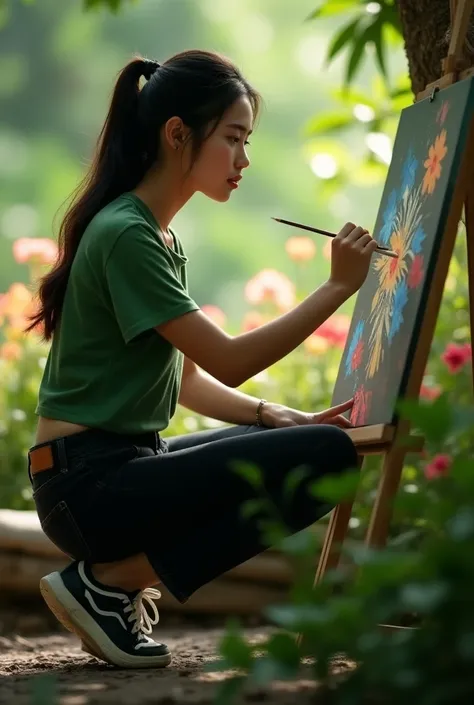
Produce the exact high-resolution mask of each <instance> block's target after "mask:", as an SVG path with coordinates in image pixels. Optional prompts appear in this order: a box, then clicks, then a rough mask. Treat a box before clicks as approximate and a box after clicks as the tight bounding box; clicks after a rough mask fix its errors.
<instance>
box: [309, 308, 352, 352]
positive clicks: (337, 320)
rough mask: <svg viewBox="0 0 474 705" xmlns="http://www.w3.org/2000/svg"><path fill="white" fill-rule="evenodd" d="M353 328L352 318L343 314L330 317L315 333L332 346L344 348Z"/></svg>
mask: <svg viewBox="0 0 474 705" xmlns="http://www.w3.org/2000/svg"><path fill="white" fill-rule="evenodd" d="M350 327H351V319H350V316H347V315H346V314H343V313H335V314H333V315H332V316H330V317H329V318H328V319H327V320H326V321H324V323H321V325H320V326H319V328H316V330H315V331H314V332H315V334H316V335H319V337H320V338H324V339H325V340H327V341H328V343H330V344H331V345H335V346H337V347H338V348H344V345H345V344H346V338H347V335H348V333H349V328H350Z"/></svg>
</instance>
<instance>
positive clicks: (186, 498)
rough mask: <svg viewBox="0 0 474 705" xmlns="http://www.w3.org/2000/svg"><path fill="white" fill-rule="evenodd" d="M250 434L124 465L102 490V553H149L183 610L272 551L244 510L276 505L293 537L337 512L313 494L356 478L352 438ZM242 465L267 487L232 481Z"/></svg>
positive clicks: (308, 429) (328, 433)
mask: <svg viewBox="0 0 474 705" xmlns="http://www.w3.org/2000/svg"><path fill="white" fill-rule="evenodd" d="M244 428H245V427H244ZM248 429H249V430H248V431H247V432H244V433H243V434H242V433H237V431H238V427H231V428H230V429H218V431H217V432H220V433H224V434H225V432H226V431H228V432H230V433H231V437H230V438H229V437H223V438H221V439H220V440H214V441H212V442H207V441H206V442H203V443H200V444H199V445H194V446H191V447H186V448H183V449H182V450H175V451H171V448H172V447H173V441H172V439H170V442H169V444H168V447H169V449H170V452H168V453H165V454H161V455H158V456H150V457H145V458H137V459H136V460H133V461H131V462H130V463H128V464H127V465H126V466H125V467H124V468H122V470H121V472H120V473H118V474H117V476H116V477H114V478H111V480H110V482H108V483H107V486H106V487H105V488H104V498H103V501H104V502H105V504H106V505H107V506H106V507H105V513H106V515H107V518H108V522H107V524H108V527H107V530H105V531H104V530H102V535H103V542H102V544H103V545H107V544H108V543H109V542H114V545H117V544H118V545H122V544H121V542H123V545H125V544H127V551H128V555H131V554H132V553H141V552H143V553H145V555H146V556H147V559H148V561H149V563H150V564H151V566H152V567H153V569H154V571H155V573H156V575H157V576H158V577H159V578H160V579H161V580H162V581H163V583H164V584H165V585H166V586H167V587H168V589H169V590H170V592H172V593H173V594H174V595H175V597H176V598H177V599H178V600H180V601H181V602H185V601H186V600H187V599H188V598H189V597H190V595H191V594H192V593H193V592H195V591H196V590H197V589H198V588H199V587H201V586H202V585H204V584H206V583H207V582H209V581H210V580H212V579H214V578H215V577H217V576H218V575H220V574H222V573H224V572H226V571H227V570H230V569H231V568H233V567H235V566H236V565H239V564H240V563H243V562H244V561H246V560H248V559H249V558H251V557H252V556H254V555H256V554H258V553H260V552H262V551H263V550H265V549H266V548H268V545H267V544H265V542H264V540H263V537H262V535H261V531H260V520H261V518H262V515H260V516H258V515H257V516H252V517H248V518H246V517H244V516H243V514H242V508H243V505H244V504H245V503H246V502H247V501H248V500H252V499H253V500H255V499H261V498H262V497H265V498H266V499H267V500H268V501H270V502H271V503H272V505H273V506H274V507H275V509H276V511H277V512H278V515H279V516H280V517H281V518H282V521H283V522H284V523H285V525H286V527H287V529H288V531H289V533H294V532H297V531H300V530H301V529H304V528H306V527H307V526H309V525H310V524H312V523H314V522H315V521H317V520H318V519H320V518H321V516H323V515H325V514H326V513H327V512H328V511H329V510H330V509H331V508H332V507H331V505H329V504H327V503H326V502H325V501H321V500H319V499H317V498H315V497H313V496H312V494H311V492H310V491H309V485H310V484H312V483H313V482H314V481H315V480H317V479H318V478H320V477H323V476H324V475H327V474H330V473H341V472H343V471H345V470H348V469H356V467H357V453H356V450H355V448H354V445H353V443H352V441H351V440H350V438H349V437H348V436H347V434H346V433H345V432H344V431H342V430H341V429H338V428H336V427H335V426H322V425H314V426H311V425H308V426H293V427H287V428H280V429H263V430H264V432H254V431H253V429H258V430H260V431H261V430H262V429H260V428H259V427H248ZM204 433H206V432H204ZM190 435H193V434H190ZM196 435H198V434H196ZM186 438H188V437H186V436H184V437H182V439H186ZM203 438H204V436H203V435H201V436H200V437H199V440H202V439H203ZM189 440H190V439H189V438H188V442H189ZM179 442H181V443H186V441H185V440H182V441H176V443H179ZM239 461H240V462H243V463H244V464H247V465H250V466H253V467H255V468H257V470H258V471H259V473H260V475H261V482H262V484H261V487H255V486H253V485H252V484H251V483H250V482H249V481H248V480H247V479H244V478H243V477H242V476H241V475H239V474H238V473H237V472H236V470H235V467H234V463H236V462H239ZM302 465H304V466H305V467H306V470H307V477H306V478H305V479H304V480H303V481H302V482H301V483H300V484H299V486H298V487H297V488H296V490H295V491H293V493H292V495H291V499H289V498H288V497H287V493H286V490H285V488H286V483H287V478H288V476H289V474H290V473H291V471H292V470H293V469H295V468H296V467H299V466H302ZM102 529H103V527H102ZM104 542H105V543H104ZM98 560H100V561H102V560H104V561H106V560H108V559H107V557H105V556H104V558H99V559H98Z"/></svg>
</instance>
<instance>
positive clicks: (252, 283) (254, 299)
mask: <svg viewBox="0 0 474 705" xmlns="http://www.w3.org/2000/svg"><path fill="white" fill-rule="evenodd" d="M245 298H246V299H247V301H248V302H249V303H251V304H253V305H254V306H258V305H259V304H262V303H264V302H265V301H270V302H272V303H274V304H276V306H277V307H278V308H279V309H280V310H281V311H288V310H289V309H290V308H292V307H293V306H294V304H295V298H296V296H295V285H294V284H293V282H292V281H290V279H288V277H287V276H286V275H285V274H282V273H281V272H277V271H276V270H275V269H262V270H261V271H260V272H258V274H256V275H255V276H254V277H252V279H250V280H249V281H248V282H247V284H246V285H245Z"/></svg>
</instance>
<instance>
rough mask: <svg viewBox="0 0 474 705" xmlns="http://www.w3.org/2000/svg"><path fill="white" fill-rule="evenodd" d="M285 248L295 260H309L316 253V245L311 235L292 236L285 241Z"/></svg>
mask: <svg viewBox="0 0 474 705" xmlns="http://www.w3.org/2000/svg"><path fill="white" fill-rule="evenodd" d="M285 250H286V254H287V255H288V257H289V258H290V259H292V260H293V261H294V262H308V261H309V260H310V259H313V257H314V255H315V254H316V245H315V244H314V242H313V240H312V239H311V238H310V237H305V236H303V237H290V238H288V240H287V241H286V243H285Z"/></svg>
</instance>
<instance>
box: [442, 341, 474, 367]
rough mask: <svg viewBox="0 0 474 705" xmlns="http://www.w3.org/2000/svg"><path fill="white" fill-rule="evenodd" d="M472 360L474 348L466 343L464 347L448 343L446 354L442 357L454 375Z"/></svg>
mask: <svg viewBox="0 0 474 705" xmlns="http://www.w3.org/2000/svg"><path fill="white" fill-rule="evenodd" d="M471 358H472V348H471V345H470V344H469V343H464V344H463V345H458V344H457V343H448V345H446V349H445V351H444V353H443V354H442V355H441V359H442V361H443V362H444V363H445V365H446V366H447V368H448V370H449V371H450V373H451V374H452V375H454V374H456V373H457V372H459V370H461V369H462V368H463V367H464V365H465V364H466V362H468V361H469V360H470V359H471Z"/></svg>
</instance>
